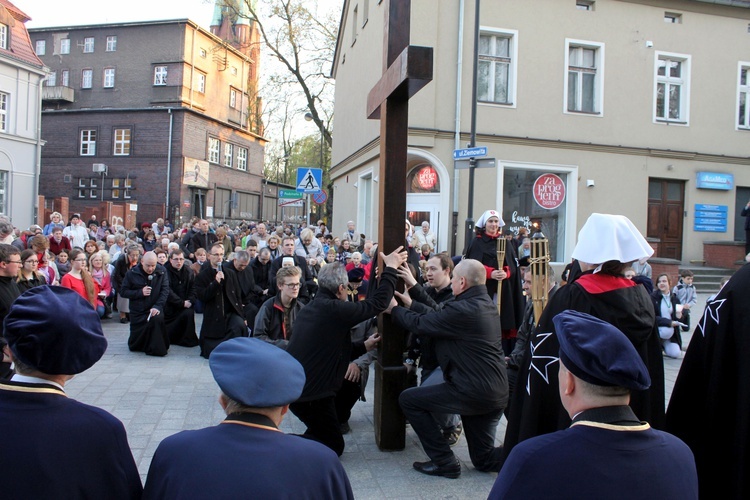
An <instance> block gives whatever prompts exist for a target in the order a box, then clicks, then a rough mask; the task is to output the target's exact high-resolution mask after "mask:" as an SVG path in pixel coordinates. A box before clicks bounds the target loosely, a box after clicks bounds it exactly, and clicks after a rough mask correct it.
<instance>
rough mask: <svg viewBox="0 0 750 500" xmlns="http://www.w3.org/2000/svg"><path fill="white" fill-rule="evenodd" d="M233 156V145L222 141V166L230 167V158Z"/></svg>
mask: <svg viewBox="0 0 750 500" xmlns="http://www.w3.org/2000/svg"><path fill="white" fill-rule="evenodd" d="M233 157H234V145H233V144H230V143H228V142H225V143H224V166H225V167H229V168H232V158H233Z"/></svg>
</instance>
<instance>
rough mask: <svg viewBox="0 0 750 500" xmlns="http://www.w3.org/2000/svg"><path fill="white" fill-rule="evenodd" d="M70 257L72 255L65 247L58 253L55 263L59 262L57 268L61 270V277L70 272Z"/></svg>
mask: <svg viewBox="0 0 750 500" xmlns="http://www.w3.org/2000/svg"><path fill="white" fill-rule="evenodd" d="M68 257H70V255H69V254H68V251H67V250H65V249H62V250H60V253H58V254H57V259H56V261H55V263H56V264H57V270H58V271H59V272H60V279H62V277H63V276H65V275H66V274H68V272H70V261H69V260H68Z"/></svg>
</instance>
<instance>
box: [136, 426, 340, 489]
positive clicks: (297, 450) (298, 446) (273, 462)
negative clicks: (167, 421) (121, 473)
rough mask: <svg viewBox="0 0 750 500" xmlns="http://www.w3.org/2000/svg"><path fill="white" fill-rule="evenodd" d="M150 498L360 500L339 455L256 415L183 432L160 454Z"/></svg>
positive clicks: (151, 478) (163, 445) (164, 443)
mask: <svg viewBox="0 0 750 500" xmlns="http://www.w3.org/2000/svg"><path fill="white" fill-rule="evenodd" d="M144 498H153V499H159V500H167V499H172V498H174V499H180V500H185V499H192V498H195V499H206V498H211V499H223V498H227V499H229V498H231V499H235V498H262V499H272V498H289V499H295V500H297V499H331V500H333V499H336V500H338V499H348V498H354V497H353V495H352V489H351V486H350V485H349V479H348V478H347V476H346V472H345V471H344V467H343V466H342V465H341V462H340V461H339V459H338V457H337V456H336V454H335V453H334V452H333V451H331V450H330V449H328V448H327V447H325V446H323V445H322V444H320V443H317V442H315V441H310V440H308V439H305V438H302V437H299V436H292V435H287V434H284V433H282V432H280V431H279V430H278V429H277V428H276V426H274V424H273V422H272V421H271V420H270V419H269V418H267V417H265V416H263V415H258V414H252V413H235V414H232V415H230V416H229V417H227V419H226V420H224V421H223V422H222V423H221V424H219V425H217V426H215V427H208V428H205V429H199V430H195V431H183V432H180V433H177V434H175V435H173V436H170V437H168V438H166V439H165V440H164V441H162V442H161V443H160V444H159V447H158V448H157V449H156V453H155V454H154V458H153V460H152V461H151V468H150V469H149V471H148V478H147V479H146V489H145V491H144Z"/></svg>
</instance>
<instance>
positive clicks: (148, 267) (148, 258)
mask: <svg viewBox="0 0 750 500" xmlns="http://www.w3.org/2000/svg"><path fill="white" fill-rule="evenodd" d="M156 262H157V260H156V254H155V253H154V252H146V253H144V254H143V257H142V258H141V267H142V268H143V271H144V272H145V273H146V274H152V273H153V272H154V271H155V270H156Z"/></svg>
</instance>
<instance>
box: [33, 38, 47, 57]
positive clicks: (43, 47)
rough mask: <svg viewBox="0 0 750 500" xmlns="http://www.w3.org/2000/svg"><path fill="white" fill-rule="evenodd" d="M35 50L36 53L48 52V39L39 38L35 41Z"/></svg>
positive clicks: (43, 53)
mask: <svg viewBox="0 0 750 500" xmlns="http://www.w3.org/2000/svg"><path fill="white" fill-rule="evenodd" d="M34 52H36V55H38V56H43V55H45V54H46V52H47V41H46V40H37V41H36V42H35V43H34Z"/></svg>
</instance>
